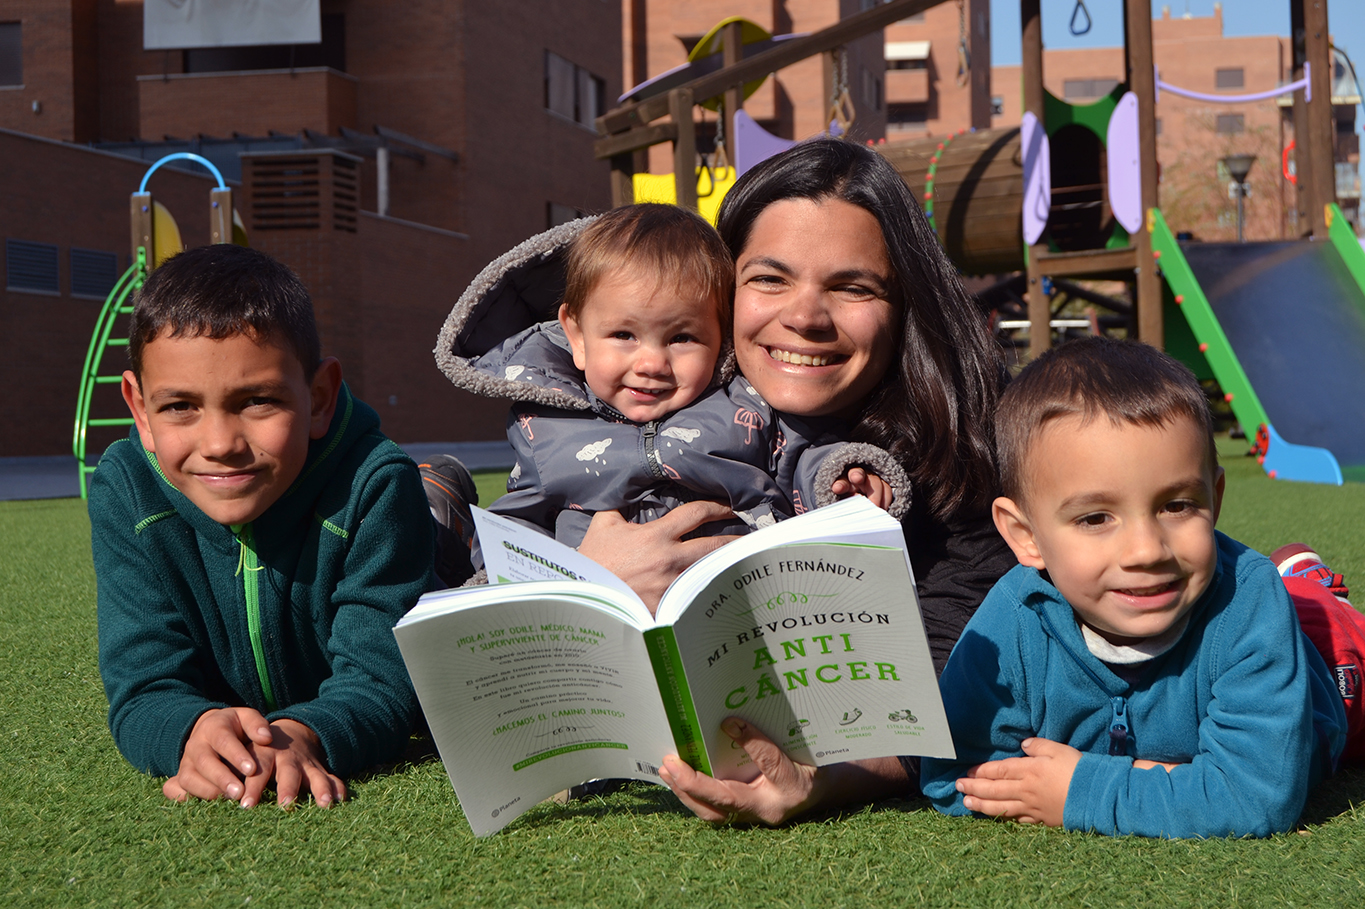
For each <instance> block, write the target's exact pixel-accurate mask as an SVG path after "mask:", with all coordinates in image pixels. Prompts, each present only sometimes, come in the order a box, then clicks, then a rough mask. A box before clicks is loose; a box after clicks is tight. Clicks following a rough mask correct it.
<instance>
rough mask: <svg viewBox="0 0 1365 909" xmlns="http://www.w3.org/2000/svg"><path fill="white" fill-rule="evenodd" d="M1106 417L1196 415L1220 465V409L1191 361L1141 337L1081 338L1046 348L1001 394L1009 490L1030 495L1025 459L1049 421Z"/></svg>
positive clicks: (1139, 421) (1160, 422)
mask: <svg viewBox="0 0 1365 909" xmlns="http://www.w3.org/2000/svg"><path fill="white" fill-rule="evenodd" d="M1064 416H1078V417H1080V418H1081V421H1082V422H1083V423H1089V422H1090V421H1091V420H1094V419H1098V418H1100V417H1105V418H1108V420H1109V421H1110V422H1111V423H1113V424H1114V425H1116V426H1118V425H1122V424H1124V423H1129V424H1133V425H1137V426H1167V425H1170V424H1171V423H1172V422H1174V421H1176V420H1179V419H1181V418H1185V419H1189V420H1193V421H1194V423H1195V425H1196V426H1198V427H1199V428H1200V429H1201V430H1203V431H1204V433H1205V434H1207V436H1208V440H1209V464H1210V465H1211V466H1212V467H1217V465H1218V452H1217V450H1216V449H1215V448H1214V443H1213V415H1212V414H1211V413H1210V412H1209V402H1208V399H1207V397H1205V395H1204V390H1203V389H1202V388H1201V387H1200V385H1199V380H1198V379H1196V378H1195V377H1194V373H1192V372H1190V370H1189V368H1188V367H1186V366H1185V364H1183V363H1181V362H1179V361H1178V360H1175V359H1173V358H1171V357H1169V356H1167V355H1166V354H1164V353H1162V352H1161V351H1159V350H1157V349H1156V348H1155V347H1152V346H1150V345H1147V344H1143V343H1141V342H1139V341H1119V340H1115V339H1113V338H1106V337H1088V338H1078V339H1076V340H1074V341H1068V342H1066V343H1065V344H1062V345H1060V346H1058V347H1054V348H1052V349H1051V350H1048V351H1047V352H1045V353H1044V354H1043V355H1042V356H1040V357H1038V359H1036V360H1034V361H1033V362H1032V363H1030V364H1029V365H1028V366H1026V367H1025V368H1024V371H1023V372H1021V373H1019V376H1018V378H1016V379H1015V380H1014V381H1013V382H1011V383H1010V384H1009V387H1007V388H1006V389H1005V393H1004V394H1003V395H1002V396H1001V398H1000V406H999V408H998V409H997V410H996V414H995V440H996V446H997V455H998V457H999V461H1000V483H1001V488H1002V490H1003V491H1004V494H1005V495H1006V496H1008V497H1010V498H1011V499H1014V500H1015V501H1021V500H1022V499H1023V498H1026V497H1027V493H1026V491H1025V489H1024V487H1025V478H1024V459H1025V457H1026V456H1027V454H1028V451H1029V447H1030V446H1031V445H1032V444H1033V441H1034V439H1035V437H1036V436H1037V435H1038V433H1039V432H1040V431H1041V430H1042V429H1043V427H1044V426H1046V425H1047V423H1048V421H1049V420H1053V419H1056V418H1058V417H1064Z"/></svg>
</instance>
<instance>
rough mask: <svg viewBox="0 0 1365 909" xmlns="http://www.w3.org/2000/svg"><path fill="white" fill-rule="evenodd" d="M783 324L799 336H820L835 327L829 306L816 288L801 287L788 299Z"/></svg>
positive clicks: (783, 314) (783, 313)
mask: <svg viewBox="0 0 1365 909" xmlns="http://www.w3.org/2000/svg"><path fill="white" fill-rule="evenodd" d="M782 324H783V325H785V326H786V327H788V328H790V329H791V330H792V331H795V332H797V333H798V334H803V335H808V334H819V333H822V332H827V331H829V330H831V329H832V328H833V327H834V319H833V317H832V316H831V315H830V311H829V306H828V305H827V301H826V299H825V297H824V295H823V294H822V293H820V291H819V289H818V288H815V287H801V288H799V289H798V290H797V292H796V293H794V294H792V295H791V297H790V298H789V299H788V302H787V306H786V307H785V308H784V309H783V311H782Z"/></svg>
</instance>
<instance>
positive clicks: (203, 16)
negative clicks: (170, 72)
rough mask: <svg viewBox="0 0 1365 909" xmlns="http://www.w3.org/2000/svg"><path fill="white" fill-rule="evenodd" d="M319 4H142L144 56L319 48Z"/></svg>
mask: <svg viewBox="0 0 1365 909" xmlns="http://www.w3.org/2000/svg"><path fill="white" fill-rule="evenodd" d="M320 4H321V0H145V2H144V3H143V5H142V46H143V47H144V48H145V49H147V50H178V49H180V48H187V47H236V46H241V45H252V44H319V43H321V41H322V10H321V5H320Z"/></svg>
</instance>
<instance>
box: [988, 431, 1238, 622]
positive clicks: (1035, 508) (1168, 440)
mask: <svg viewBox="0 0 1365 909" xmlns="http://www.w3.org/2000/svg"><path fill="white" fill-rule="evenodd" d="M1208 445H1209V443H1208V438H1207V436H1206V435H1205V433H1204V430H1203V428H1202V427H1199V426H1196V425H1195V423H1194V421H1192V420H1189V419H1185V418H1177V419H1175V420H1173V421H1172V422H1171V423H1170V424H1169V425H1167V426H1160V427H1153V426H1135V425H1131V424H1123V425H1118V426H1116V425H1114V424H1113V423H1111V422H1110V421H1109V420H1108V418H1106V417H1099V418H1096V419H1094V420H1092V421H1091V422H1089V423H1082V421H1081V419H1080V418H1079V417H1074V416H1066V417H1061V418H1058V419H1055V420H1053V421H1051V422H1050V423H1048V424H1047V425H1046V426H1045V427H1044V428H1043V430H1042V431H1041V432H1040V433H1039V434H1038V435H1037V436H1036V437H1035V439H1034V442H1033V446H1032V448H1031V450H1030V451H1029V452H1028V455H1027V460H1026V461H1025V464H1024V468H1025V470H1024V481H1025V483H1026V488H1027V497H1026V500H1025V501H1023V502H1015V501H1014V500H1012V499H1006V498H1001V499H997V500H996V503H995V520H996V526H997V527H999V528H1000V531H1001V533H1002V534H1003V535H1004V536H1005V539H1006V541H1007V542H1009V543H1010V546H1011V547H1012V548H1013V549H1014V551H1015V554H1016V555H1017V556H1018V557H1019V561H1020V562H1021V563H1022V564H1025V565H1030V566H1032V567H1034V568H1037V569H1039V570H1046V571H1047V573H1048V575H1049V577H1050V578H1051V579H1052V583H1053V584H1054V585H1055V586H1056V587H1057V590H1058V591H1059V592H1060V593H1061V594H1062V596H1063V597H1065V598H1066V600H1067V602H1068V603H1070V604H1071V608H1072V609H1073V610H1075V612H1076V615H1077V617H1078V618H1079V619H1080V620H1081V621H1082V622H1084V623H1085V624H1087V625H1089V626H1090V627H1091V628H1093V629H1094V630H1095V631H1097V632H1099V633H1100V634H1101V635H1103V636H1104V637H1106V638H1108V639H1109V640H1110V641H1111V642H1113V643H1116V644H1123V643H1131V642H1132V641H1133V640H1135V639H1141V638H1149V637H1153V636H1156V635H1159V634H1161V633H1163V632H1165V631H1167V630H1168V629H1170V628H1171V627H1172V626H1174V625H1175V624H1176V623H1177V622H1179V621H1180V620H1181V619H1182V618H1183V617H1184V616H1185V615H1186V614H1187V613H1188V612H1189V611H1190V609H1191V608H1192V607H1193V606H1194V603H1195V601H1196V600H1198V599H1199V597H1200V596H1201V595H1202V594H1203V593H1204V591H1205V590H1206V589H1207V588H1208V586H1209V583H1210V582H1211V581H1212V580H1213V571H1214V565H1215V563H1216V562H1217V544H1216V543H1215V540H1214V535H1213V527H1214V523H1215V522H1216V521H1217V519H1218V509H1219V506H1220V505H1221V504H1222V499H1223V471H1222V468H1218V469H1217V470H1216V472H1215V469H1214V467H1213V465H1212V464H1211V463H1210V459H1209V453H1208V451H1209V449H1208Z"/></svg>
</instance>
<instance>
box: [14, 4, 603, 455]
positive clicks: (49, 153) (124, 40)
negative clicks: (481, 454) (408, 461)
mask: <svg viewBox="0 0 1365 909" xmlns="http://www.w3.org/2000/svg"><path fill="white" fill-rule="evenodd" d="M620 13H621V10H620V7H619V6H617V5H616V4H615V3H611V2H606V0H575V2H572V3H566V2H555V0H527V2H522V3H518V4H511V3H504V2H496V3H494V2H484V3H476V2H439V0H414V2H412V3H405V4H401V5H395V4H391V3H384V2H382V0H321V20H322V21H321V31H322V42H321V43H320V44H313V45H294V46H289V45H276V46H248V47H227V48H197V49H190V50H170V51H165V50H156V51H148V50H144V49H143V7H142V3H141V0H60V2H59V0H0V160H3V161H5V163H6V166H5V167H4V168H3V169H0V234H3V236H4V237H5V239H6V258H5V283H4V290H3V293H0V345H3V348H4V349H3V355H0V381H4V382H5V383H6V384H7V386H8V387H10V388H24V389H26V390H27V392H28V393H27V394H25V395H22V396H21V395H10V396H7V399H6V401H5V402H4V403H3V404H0V420H3V422H4V425H5V426H6V427H7V431H6V432H5V433H4V434H0V456H13V455H47V454H60V453H63V452H64V451H68V450H69V446H70V430H71V419H72V416H73V414H74V404H75V400H76V386H77V381H78V377H79V373H80V368H81V362H82V360H83V357H84V355H85V351H86V346H87V344H88V342H89V338H90V331H91V329H92V327H93V324H94V318H95V314H96V313H97V311H98V306H99V304H100V302H101V300H102V297H103V293H104V292H106V291H107V288H108V286H110V285H111V284H112V283H113V277H116V276H117V274H118V273H120V272H122V271H123V269H124V268H126V267H127V265H128V262H129V252H128V248H129V224H128V195H129V194H130V193H131V192H133V191H135V190H136V189H137V187H138V182H139V181H140V179H141V176H142V174H143V173H144V172H145V171H146V168H147V164H146V163H143V162H144V161H149V160H154V159H156V158H158V157H160V155H161V154H162V153H164V152H166V151H171V150H181V149H185V148H189V147H191V146H193V148H194V149H195V150H200V151H202V153H204V154H205V156H206V157H210V158H211V159H213V158H214V157H215V155H217V156H218V159H219V160H223V161H224V164H225V165H228V166H225V167H224V168H223V169H224V171H225V173H226V174H227V176H228V177H229V181H230V183H231V185H232V187H233V189H234V191H235V193H236V197H235V200H234V201H235V204H236V207H237V208H238V210H239V211H240V212H241V214H242V217H243V219H244V221H245V222H246V224H247V228H248V234H249V237H250V242H251V244H252V245H253V246H255V247H257V248H260V249H263V250H265V251H267V252H270V253H272V254H274V255H276V256H278V257H279V258H281V259H282V260H283V261H285V262H286V263H288V264H289V265H290V266H291V267H293V268H294V269H295V270H296V271H298V272H299V273H300V275H301V276H302V277H303V278H304V280H305V281H306V282H307V283H308V285H309V287H310V289H311V291H312V292H313V295H314V299H315V303H316V306H317V309H318V314H319V321H320V325H321V328H322V333H323V344H324V347H325V348H326V349H327V350H328V351H329V352H331V351H338V352H340V353H341V354H342V355H343V359H344V365H345V367H346V371H347V377H348V380H349V381H350V382H352V384H353V385H354V386H355V388H356V390H357V391H358V393H360V394H361V395H362V396H363V397H364V398H365V399H366V400H367V401H369V402H370V403H371V404H373V405H374V406H375V407H376V409H377V410H379V412H380V415H381V416H382V417H383V420H384V427H385V429H386V431H387V432H388V433H389V434H390V435H391V436H392V437H394V438H395V439H397V440H399V441H432V440H442V441H459V440H464V439H494V438H500V437H501V435H502V431H503V430H502V423H503V419H504V415H505V407H504V406H503V405H501V404H498V403H496V402H485V401H480V400H477V399H474V398H472V397H469V396H467V395H464V394H462V393H460V392H457V391H455V390H454V389H453V388H451V386H450V385H449V383H448V382H447V381H446V380H445V379H444V377H443V376H442V375H441V374H440V373H439V371H437V369H436V367H435V365H434V363H433V361H432V357H431V348H432V345H433V343H434V341H435V338H436V332H437V330H438V328H439V327H440V324H441V321H442V319H443V318H444V316H445V314H446V313H447V312H448V310H449V308H450V306H451V305H452V304H453V302H454V300H455V298H456V296H458V294H459V293H460V291H461V290H462V289H463V288H464V286H465V284H466V283H467V282H468V281H469V279H470V278H471V277H473V275H474V273H475V272H477V270H478V269H479V268H480V267H482V265H483V264H485V263H486V262H488V261H489V260H491V259H492V258H494V257H495V256H497V255H498V254H500V253H502V252H504V251H505V250H507V249H508V248H510V247H511V246H513V245H514V244H516V243H517V242H519V241H521V240H522V239H524V238H526V237H527V236H530V235H531V234H533V233H535V232H537V231H539V230H543V229H544V228H545V227H546V226H547V225H548V224H550V223H552V222H557V221H560V220H564V219H565V218H567V217H571V216H573V215H574V214H575V213H577V212H587V211H597V210H602V209H605V208H607V207H609V205H610V191H609V187H608V175H607V169H606V167H605V165H603V164H601V163H600V162H597V161H596V160H595V159H594V158H593V154H592V143H593V139H594V135H595V133H594V130H593V128H592V121H593V118H594V117H595V116H596V115H597V114H598V113H600V112H601V111H602V110H603V109H604V107H605V106H606V104H607V101H608V99H610V98H614V97H616V96H617V95H619V94H620V91H621V81H620V73H621V46H620V43H619V36H620V34H621V27H622V26H621V20H620ZM173 140H174V141H173ZM90 143H93V145H94V146H95V147H93V148H92V147H90V145H89V144H90ZM101 149H105V150H101ZM215 150H216V151H215ZM109 151H116V152H118V154H110V153H108V152H109ZM239 152H246V154H245V156H243V157H241V158H240V160H239V159H238V153H239ZM125 155H132V156H136V157H140V158H142V159H143V161H130V160H128V159H127V158H126V157H123V156H125ZM224 156H227V158H226V159H225V158H224ZM228 159H230V160H228ZM201 173H202V172H201ZM271 173H274V174H275V175H276V176H278V175H279V173H285V174H286V175H287V176H288V178H289V179H291V180H304V181H305V182H308V181H312V184H314V185H312V186H311V188H308V189H307V192H309V193H316V194H317V197H316V198H317V205H316V208H317V212H316V213H315V216H313V217H301V218H293V219H292V220H290V219H286V220H285V221H284V222H283V223H281V222H279V221H275V222H273V223H272V221H271V219H270V218H268V217H266V215H267V214H269V211H268V210H267V209H266V208H264V207H263V206H265V205H267V204H268V203H269V199H268V193H265V192H263V191H262V187H263V186H265V182H264V176H263V175H269V174H271ZM239 177H240V179H239ZM210 185H211V181H210V180H209V179H207V178H205V177H203V176H195V175H191V174H189V173H184V172H173V171H172V170H171V169H170V168H164V169H162V170H161V171H158V173H157V174H156V175H155V176H154V177H153V178H152V182H151V185H150V186H149V189H150V190H151V191H152V192H153V193H154V194H155V195H156V196H157V198H158V200H159V201H163V202H164V203H165V204H166V205H167V207H168V208H169V209H170V210H171V211H172V213H173V214H174V215H175V216H176V218H177V220H178V222H179V225H180V228H181V231H182V234H183V235H184V237H185V240H186V242H187V243H191V244H197V243H204V242H207V240H208V229H207V204H208V203H207V198H208V196H207V193H208V189H209V187H210ZM348 206H349V213H348V214H345V211H346V210H347V208H348ZM337 212H342V213H344V214H345V216H344V217H340V218H337V217H331V216H330V215H331V214H336V213H337ZM316 215H322V216H321V217H319V216H316ZM95 254H97V255H95ZM91 262H94V263H95V266H98V267H97V268H95V271H93V272H92V271H91V269H92V267H94V266H92V265H91V264H90V263H91ZM92 274H93V275H94V276H95V277H93V278H92V277H91V275H92ZM101 288H103V289H102V290H101ZM15 427H21V428H22V431H15V429H14V428H15Z"/></svg>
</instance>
